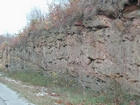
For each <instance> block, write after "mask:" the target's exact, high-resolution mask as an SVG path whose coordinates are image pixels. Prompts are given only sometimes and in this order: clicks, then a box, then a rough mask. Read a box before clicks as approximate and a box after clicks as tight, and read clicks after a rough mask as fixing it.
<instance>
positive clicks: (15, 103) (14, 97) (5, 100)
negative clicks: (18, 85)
mask: <svg viewBox="0 0 140 105" xmlns="http://www.w3.org/2000/svg"><path fill="white" fill-rule="evenodd" d="M0 105H34V104H31V103H29V102H28V101H27V100H25V99H23V98H20V97H19V96H18V94H17V93H16V92H15V91H13V90H11V89H10V88H8V87H7V86H6V85H4V84H2V83H0Z"/></svg>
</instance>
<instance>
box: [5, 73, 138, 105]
mask: <svg viewBox="0 0 140 105" xmlns="http://www.w3.org/2000/svg"><path fill="white" fill-rule="evenodd" d="M5 75H6V76H7V77H10V78H13V79H16V80H20V81H23V82H24V83H26V84H28V85H33V86H35V87H38V86H39V87H42V86H43V87H47V93H48V94H49V95H50V96H53V97H55V98H53V99H52V98H45V97H36V96H34V93H37V91H38V89H37V88H35V89H31V90H30V89H28V91H27V89H24V88H23V89H22V92H23V93H22V94H23V96H24V97H25V98H27V99H28V100H29V101H31V102H33V103H34V104H36V105H54V103H57V104H60V105H139V104H140V97H139V96H135V95H129V94H127V93H125V92H123V91H122V90H121V89H120V88H119V87H115V89H114V90H115V91H110V92H109V93H108V94H104V93H100V94H97V93H94V92H92V91H91V90H83V89H82V87H81V86H80V85H79V84H78V83H77V81H76V80H75V79H73V78H72V77H71V76H70V75H69V74H68V73H67V72H65V73H63V74H59V73H56V72H51V73H50V74H48V75H46V76H44V75H43V73H42V72H35V71H14V72H5ZM13 87H14V86H13ZM16 87H17V86H16ZM14 88H15V87H14ZM18 88H19V87H18ZM16 90H17V89H16ZM18 91H20V90H19V89H18ZM52 93H55V95H54V94H52ZM27 94H28V95H27ZM56 97H57V98H56ZM33 99H36V100H37V101H35V100H33Z"/></svg>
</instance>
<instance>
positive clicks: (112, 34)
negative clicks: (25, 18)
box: [1, 0, 140, 95]
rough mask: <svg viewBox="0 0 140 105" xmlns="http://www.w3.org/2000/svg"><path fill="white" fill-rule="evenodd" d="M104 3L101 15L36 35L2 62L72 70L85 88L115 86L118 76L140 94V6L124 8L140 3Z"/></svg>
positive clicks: (21, 67)
mask: <svg viewBox="0 0 140 105" xmlns="http://www.w3.org/2000/svg"><path fill="white" fill-rule="evenodd" d="M99 1H100V0H99ZM103 1H104V2H105V3H103V6H101V7H100V12H99V14H96V15H95V16H93V17H92V18H90V19H88V18H87V17H88V16H85V18H84V19H83V23H81V22H80V23H78V22H77V23H75V24H74V25H72V26H68V27H67V28H66V27H65V28H64V29H65V32H64V31H63V28H62V27H61V28H62V29H60V30H57V31H56V30H55V29H54V30H50V31H45V30H42V31H41V32H40V34H39V35H37V36H34V34H32V33H31V35H30V36H28V38H27V43H25V44H22V45H21V46H19V47H17V48H7V50H5V51H3V52H2V55H1V57H2V60H1V62H3V64H4V65H7V66H6V68H7V69H8V70H41V69H42V70H44V72H48V71H52V70H55V71H58V72H63V71H65V70H68V71H69V73H70V74H71V75H72V76H73V77H75V78H77V79H78V80H79V83H81V84H82V86H83V87H84V88H91V89H93V90H95V91H106V90H107V89H111V87H112V81H113V80H116V81H117V82H118V83H120V84H121V86H122V88H124V90H127V91H129V92H130V91H131V92H132V93H134V94H137V95H140V17H139V16H140V10H139V8H136V9H130V11H124V13H123V12H122V13H121V12H119V11H120V10H125V6H127V8H129V6H132V5H134V6H135V5H136V3H137V2H136V0H131V2H130V1H129V0H122V2H118V1H119V0H113V4H111V2H112V0H103ZM100 2H101V1H100ZM107 3H108V4H107ZM108 5H110V7H109V6H108ZM111 8H113V9H111ZM119 17H120V18H119Z"/></svg>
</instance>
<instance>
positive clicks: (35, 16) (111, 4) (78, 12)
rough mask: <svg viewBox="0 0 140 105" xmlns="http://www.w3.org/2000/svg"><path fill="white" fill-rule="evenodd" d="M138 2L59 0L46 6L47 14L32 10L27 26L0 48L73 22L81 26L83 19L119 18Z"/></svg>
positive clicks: (23, 41)
mask: <svg viewBox="0 0 140 105" xmlns="http://www.w3.org/2000/svg"><path fill="white" fill-rule="evenodd" d="M139 1H140V0H121V1H120V0H60V1H59V3H56V2H53V3H51V4H47V5H46V6H48V10H49V11H48V12H47V13H43V12H42V11H41V10H40V9H38V8H36V7H35V8H33V9H32V10H31V12H30V13H29V14H28V15H27V19H28V24H27V26H26V27H24V28H23V29H22V31H20V32H19V33H18V35H17V36H15V37H12V38H11V40H10V41H9V43H10V44H7V43H6V45H5V42H4V43H2V44H1V45H2V46H3V47H0V48H1V49H2V50H4V49H5V47H6V46H8V45H10V46H11V47H16V46H17V45H20V44H22V43H25V42H26V40H27V38H28V36H30V34H32V35H34V36H36V35H39V33H40V31H43V30H46V31H47V30H52V29H56V28H59V27H66V26H68V25H69V26H71V25H73V24H74V23H75V22H78V23H80V24H79V25H83V19H84V20H88V19H92V18H93V17H94V16H95V15H105V16H107V17H108V18H111V19H116V18H120V16H121V15H120V14H121V13H122V12H123V10H124V9H125V7H127V6H129V5H132V4H133V5H139V3H138V2H139Z"/></svg>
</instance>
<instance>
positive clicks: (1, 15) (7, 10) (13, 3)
mask: <svg viewBox="0 0 140 105" xmlns="http://www.w3.org/2000/svg"><path fill="white" fill-rule="evenodd" d="M48 2H52V0H48V1H47V2H46V0H1V2H0V35H1V34H4V33H11V34H16V33H18V31H19V30H21V29H23V27H25V26H26V24H27V21H26V16H27V14H28V13H29V12H30V11H31V8H33V7H34V6H35V7H39V8H41V9H42V10H43V11H46V10H47V6H46V3H48Z"/></svg>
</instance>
